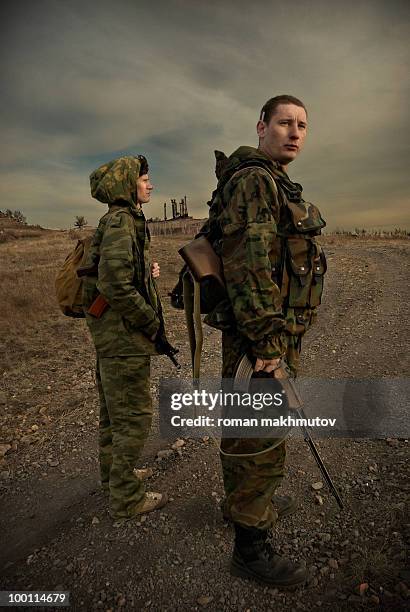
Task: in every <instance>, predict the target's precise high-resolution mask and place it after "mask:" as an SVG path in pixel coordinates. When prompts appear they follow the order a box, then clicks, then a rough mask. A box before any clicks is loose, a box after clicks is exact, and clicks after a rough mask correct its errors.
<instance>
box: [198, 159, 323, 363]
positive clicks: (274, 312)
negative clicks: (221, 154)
mask: <svg viewBox="0 0 410 612" xmlns="http://www.w3.org/2000/svg"><path fill="white" fill-rule="evenodd" d="M244 163H245V165H247V166H248V167H244V168H242V169H239V170H238V171H235V168H237V167H238V166H240V165H243V164H244ZM259 164H261V165H263V166H264V167H263V168H261V167H259ZM265 168H266V169H265ZM227 175H228V176H229V175H230V178H229V180H227V181H226V180H225V181H224V176H225V177H226V176H227ZM221 181H222V182H223V183H222V189H221V190H220V193H219V195H217V196H216V199H215V200H214V203H213V205H212V206H211V213H210V222H211V223H212V222H213V221H214V220H215V219H216V221H217V223H218V225H219V227H220V231H221V239H220V247H219V253H220V255H221V258H222V262H223V269H224V275H225V281H226V287H227V293H228V297H229V301H230V304H231V307H232V311H233V317H234V320H235V326H236V330H237V332H239V333H240V334H241V335H243V336H244V338H245V339H246V340H247V341H248V342H249V345H250V347H251V349H252V352H253V354H254V355H255V356H257V357H262V358H265V359H268V358H273V357H278V356H281V355H284V354H286V353H287V350H288V347H289V345H290V344H292V345H294V346H295V345H296V342H297V337H300V336H301V335H303V333H304V332H305V331H306V330H307V329H308V327H309V326H310V324H311V323H312V322H313V320H314V318H315V314H316V307H317V306H318V304H319V303H320V298H321V293H322V288H323V274H324V272H325V262H324V256H323V253H322V251H321V249H320V247H319V245H317V243H316V242H315V239H314V236H315V235H316V234H319V233H320V229H321V228H322V227H324V225H325V222H324V221H323V219H322V217H321V216H320V213H319V211H318V209H317V208H316V207H315V206H314V205H312V204H310V203H308V202H304V200H303V198H302V197H301V193H302V187H301V186H300V185H299V184H297V183H292V182H291V181H290V179H289V177H288V176H287V175H286V173H285V172H284V171H283V170H282V169H281V167H280V166H279V164H277V163H276V162H274V161H272V160H270V159H269V158H267V157H266V156H265V155H263V153H261V152H260V151H259V150H257V149H254V148H253V147H240V148H239V149H237V151H235V152H234V153H233V154H232V155H231V156H230V158H228V159H227V161H226V164H225V167H224V173H223V175H222V177H221V179H220V183H221ZM218 198H219V202H218ZM213 217H214V219H213ZM284 238H286V240H284ZM232 311H231V312H232ZM209 318H212V315H211V316H210V317H209ZM211 324H212V323H211Z"/></svg>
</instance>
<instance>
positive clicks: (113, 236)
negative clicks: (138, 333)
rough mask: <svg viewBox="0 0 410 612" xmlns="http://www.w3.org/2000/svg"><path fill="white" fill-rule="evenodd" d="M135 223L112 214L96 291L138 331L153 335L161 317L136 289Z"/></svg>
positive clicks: (101, 251)
mask: <svg viewBox="0 0 410 612" xmlns="http://www.w3.org/2000/svg"><path fill="white" fill-rule="evenodd" d="M133 232H134V227H133V222H132V219H131V218H130V217H129V215H127V214H117V215H113V216H112V217H111V219H110V220H109V221H108V223H107V226H106V229H105V231H104V236H103V239H102V241H101V245H100V262H99V265H98V281H97V289H98V291H99V292H100V293H101V295H103V296H104V297H105V299H106V300H107V302H108V303H109V305H110V306H111V308H113V309H114V310H117V311H118V312H119V313H120V314H121V315H122V316H123V317H124V318H125V319H127V320H128V321H129V322H130V323H131V324H132V325H134V326H135V327H137V328H141V327H143V328H144V333H145V334H146V335H147V336H153V335H154V334H155V333H156V332H157V331H158V328H159V320H158V317H157V315H156V313H155V311H154V309H153V308H152V306H150V304H148V302H147V301H146V300H145V299H144V297H143V296H142V295H141V294H140V293H139V292H138V291H137V289H136V288H135V286H134V277H135V270H134V254H133Z"/></svg>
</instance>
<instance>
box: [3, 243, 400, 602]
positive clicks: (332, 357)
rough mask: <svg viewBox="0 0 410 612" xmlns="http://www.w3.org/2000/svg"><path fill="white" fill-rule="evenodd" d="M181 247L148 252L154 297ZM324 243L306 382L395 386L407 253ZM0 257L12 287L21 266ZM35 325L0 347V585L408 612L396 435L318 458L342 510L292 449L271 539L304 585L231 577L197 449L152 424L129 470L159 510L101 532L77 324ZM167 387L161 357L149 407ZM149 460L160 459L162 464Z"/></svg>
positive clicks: (215, 475) (209, 464) (8, 333)
mask: <svg viewBox="0 0 410 612" xmlns="http://www.w3.org/2000/svg"><path fill="white" fill-rule="evenodd" d="M180 242H183V240H181V239H179V240H178V239H177V238H166V239H161V240H159V239H157V240H155V239H154V241H153V251H154V253H156V255H157V258H158V260H159V263H160V265H161V269H162V275H161V290H162V294H163V295H166V293H167V292H168V291H169V290H170V289H171V288H172V286H173V285H174V283H175V279H176V271H177V270H178V269H179V267H180V265H179V262H178V258H177V256H176V255H175V252H176V247H177V246H178V244H179V243H180ZM66 246H67V245H65V247H66ZM325 247H326V251H327V254H328V261H329V272H328V274H327V283H326V292H325V297H324V304H323V306H322V307H321V311H320V319H319V321H318V323H317V325H316V327H315V328H313V329H312V330H311V332H310V333H309V335H308V336H307V337H306V340H305V343H304V352H303V360H302V371H303V373H304V374H305V375H308V376H328V377H330V378H337V377H350V376H352V370H353V371H354V373H355V374H354V375H355V376H356V377H362V378H366V377H369V378H374V377H388V376H395V377H404V376H408V375H409V362H408V338H409V336H410V333H409V332H410V330H409V316H408V304H409V302H410V296H409V283H408V278H409V274H408V272H409V252H410V244H409V242H408V241H404V240H397V241H392V240H362V239H357V240H354V239H350V240H349V241H347V240H345V239H343V240H342V239H338V238H327V239H325ZM34 248H35V244H34V242H33V249H34ZM38 248H40V247H38ZM68 248H69V245H68ZM68 248H65V250H66V251H67V250H68ZM0 249H2V253H0V254H1V255H3V261H5V262H6V266H7V267H6V269H7V275H8V276H7V282H8V283H9V284H10V287H11V286H12V283H13V278H14V277H15V275H16V274H17V270H20V269H22V268H24V266H27V265H28V264H27V262H25V260H24V258H25V257H26V256H27V255H25V254H24V253H19V249H18V248H17V247H16V248H14V249H13V248H11V247H9V245H0ZM63 253H64V248H61V250H60V253H59V255H58V257H57V259H59V260H61V259H62V256H63ZM38 265H39V266H43V267H44V266H45V265H46V264H45V263H44V261H41V262H40V263H39V264H38ZM53 265H54V267H53ZM55 265H56V264H54V263H53V264H52V265H51V269H50V270H49V271H48V276H47V279H48V280H47V282H48V283H49V286H48V289H49V290H50V291H52V289H51V288H50V287H51V282H52V273H53V271H54V269H55ZM49 267H50V266H49ZM3 280H4V279H3ZM3 286H4V287H5V285H4V283H3ZM5 289H6V291H7V288H6V287H5ZM48 289H47V290H48ZM10 291H11V289H10ZM165 302H166V317H167V321H168V327H169V330H170V331H169V336H170V340H171V341H172V342H174V343H175V344H177V345H178V346H179V347H180V348H181V354H180V361H181V363H182V364H183V366H184V371H185V373H186V375H187V376H188V375H189V357H188V350H187V339H186V335H185V332H184V327H185V325H184V319H183V313H181V312H178V311H174V310H172V309H171V308H170V307H169V306H168V300H165ZM18 308H19V306H18V304H16V313H17V314H18ZM45 314H46V315H47V316H44V317H42V316H41V314H40V315H39V316H38V318H37V319H36V321H35V322H34V323H32V324H31V325H30V326H27V327H26V326H25V324H24V320H22V321H21V322H19V324H18V325H17V324H16V325H14V326H13V325H12V324H11V323H10V328H8V327H7V325H5V326H4V329H3V330H2V337H1V340H0V344H1V346H0V348H2V351H1V355H2V356H1V359H2V363H1V368H0V377H1V378H0V380H1V387H0V389H1V390H0V410H1V417H0V423H1V437H0V444H3V445H6V446H7V448H6V446H4V447H2V446H0V450H1V452H4V449H6V453H5V455H4V458H3V461H2V463H0V478H1V480H0V487H1V514H0V533H1V534H2V535H1V539H2V543H1V550H0V568H1V569H0V574H1V583H0V585H1V589H9V590H19V589H24V590H60V589H62V590H67V591H71V608H70V609H72V610H94V609H95V610H106V611H108V610H120V609H122V610H147V611H155V612H157V611H161V612H162V611H164V612H165V611H176V610H179V611H181V610H184V611H185V610H187V611H191V610H202V609H207V610H212V611H225V610H226V611H234V610H235V611H243V612H245V611H248V612H257V611H269V610H285V611H287V610H317V609H323V610H330V609H331V610H333V611H338V610H362V609H367V608H374V609H381V610H394V611H396V610H405V609H409V607H410V590H409V588H410V572H409V563H408V557H407V555H408V545H409V541H410V530H409V518H408V517H409V512H408V500H409V471H408V460H409V444H408V440H407V439H405V436H406V435H408V434H407V433H406V432H404V434H403V437H402V438H400V439H388V440H347V439H338V440H322V441H321V442H320V443H319V444H318V446H319V447H320V450H321V452H322V454H323V457H324V459H325V460H326V462H327V464H328V467H329V471H330V472H331V473H332V474H333V475H334V476H335V480H336V482H337V484H338V486H339V488H340V490H341V492H342V495H343V498H344V500H345V505H346V509H345V511H343V513H340V512H339V511H338V508H337V506H336V505H335V503H334V501H333V499H332V497H331V496H330V495H329V493H328V491H327V490H326V489H325V488H322V489H321V490H320V491H319V492H315V491H314V490H313V489H312V487H311V485H312V483H315V482H317V481H319V480H320V474H319V473H318V471H317V468H316V465H315V464H314V462H313V460H312V458H311V457H310V455H309V452H308V450H307V447H306V445H305V444H304V442H303V441H301V440H298V439H293V440H291V441H290V443H289V461H288V468H287V478H286V481H285V483H284V485H283V487H282V490H283V492H284V493H291V494H293V495H295V496H296V497H297V499H298V502H299V512H298V513H297V514H296V515H294V516H292V517H290V518H287V519H283V521H281V522H280V523H279V525H278V527H277V530H276V531H275V533H274V534H273V541H274V544H275V547H276V548H277V549H278V550H279V552H281V553H283V554H285V555H288V556H291V557H293V558H303V559H305V560H306V563H307V565H308V566H309V567H310V569H311V578H310V580H309V584H308V585H307V586H305V587H303V588H301V589H298V590H297V591H293V592H289V591H286V590H279V589H272V588H267V587H263V586H260V585H257V584H254V583H251V582H247V581H240V580H238V579H233V578H232V577H231V576H230V575H229V570H228V567H229V559H230V552H231V547H232V541H233V533H232V528H231V527H230V526H228V525H226V524H225V523H224V522H223V521H222V518H221V515H220V512H219V503H220V500H221V498H222V494H223V487H222V481H221V471H220V467H219V460H218V453H217V450H216V448H215V446H214V444H213V443H212V441H211V440H185V443H184V445H183V446H182V447H180V448H178V449H175V450H174V449H172V448H171V445H172V442H170V441H166V440H162V439H161V438H160V436H159V434H158V419H157V418H156V420H155V426H154V427H153V431H152V434H151V437H150V440H149V443H148V445H147V447H146V449H145V452H144V456H143V458H142V460H141V466H143V465H144V466H151V467H153V468H154V476H153V478H151V479H150V481H149V488H150V489H152V490H166V491H168V493H169V494H170V496H171V502H170V503H169V504H168V505H167V506H166V507H165V508H164V509H163V510H162V511H161V512H156V513H153V514H151V515H146V516H145V517H143V518H141V520H140V521H131V522H128V523H126V524H114V525H113V522H112V520H111V519H110V518H109V516H108V512H107V501H106V498H105V496H104V494H103V493H102V492H101V491H100V490H99V488H98V470H97V443H96V441H97V426H96V424H97V414H98V407H97V399H96V392H95V389H94V375H93V362H94V355H93V348H92V345H91V343H90V340H89V338H88V334H87V331H86V329H85V325H84V323H83V321H78V320H69V319H65V318H64V317H63V316H62V315H61V316H60V315H59V314H58V312H56V311H55V310H54V311H52V314H49V313H45ZM16 316H17V315H16ZM3 324H4V321H3ZM205 333H206V337H205V346H204V358H203V364H204V365H203V369H204V371H206V372H207V373H208V374H210V375H215V376H217V375H218V372H219V362H220V339H219V334H218V332H216V331H215V330H211V329H207V330H206V332H205ZM172 375H174V372H173V367H172V364H171V363H170V362H169V361H168V360H167V359H166V358H164V357H160V358H157V359H155V360H153V393H154V395H156V393H157V390H158V382H159V378H160V376H172ZM161 450H168V451H169V452H166V453H160V456H159V457H158V455H157V453H158V452H159V451H161ZM359 585H362V586H361V588H360V589H359ZM359 591H360V592H359ZM360 593H361V594H360Z"/></svg>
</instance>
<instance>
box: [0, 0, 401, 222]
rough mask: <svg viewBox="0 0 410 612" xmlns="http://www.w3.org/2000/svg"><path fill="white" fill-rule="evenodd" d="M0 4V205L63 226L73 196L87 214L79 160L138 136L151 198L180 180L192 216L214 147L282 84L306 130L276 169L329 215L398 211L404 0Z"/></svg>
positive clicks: (156, 201)
mask: <svg viewBox="0 0 410 612" xmlns="http://www.w3.org/2000/svg"><path fill="white" fill-rule="evenodd" d="M1 10H2V36H1V47H2V54H1V57H0V69H1V74H2V83H3V84H2V92H1V104H2V119H1V123H0V127H1V129H2V137H3V143H4V153H3V156H2V160H1V166H0V175H1V181H0V197H1V200H0V209H1V208H6V207H10V208H13V209H14V208H20V209H22V210H24V212H25V214H26V216H27V217H28V218H29V219H30V220H31V221H33V222H39V223H43V224H45V225H54V226H55V225H63V226H64V225H68V224H69V223H70V222H71V221H72V219H73V218H74V216H75V214H79V211H81V209H82V208H83V209H84V212H85V214H86V216H87V217H89V220H90V221H91V222H95V221H96V220H97V218H98V216H99V215H100V213H101V206H100V205H98V204H95V203H93V201H92V199H91V198H90V196H89V192H88V175H89V173H90V172H91V170H92V169H94V168H95V167H96V166H98V165H99V164H100V163H102V162H104V161H106V160H108V159H112V158H113V157H115V156H116V155H119V154H123V153H139V152H144V153H146V154H147V156H148V157H149V159H150V162H151V169H152V175H153V180H154V183H155V186H156V189H155V192H154V193H155V195H154V197H153V201H152V204H150V209H151V210H152V214H160V213H161V211H162V205H163V202H164V201H165V200H168V199H169V198H170V197H181V196H182V195H184V194H187V196H188V198H189V201H190V204H191V210H192V211H193V212H194V213H195V214H197V215H199V216H203V215H205V214H206V212H207V211H206V207H205V205H204V203H205V202H206V201H207V199H208V197H209V193H210V192H211V191H212V188H213V186H214V180H215V179H214V172H213V170H214V168H213V165H214V162H213V150H214V149H215V148H218V149H222V150H224V151H225V152H227V153H230V152H232V151H233V150H234V149H235V148H237V146H239V145H240V144H256V135H255V124H256V120H257V116H258V113H259V110H260V108H261V106H262V104H263V103H264V102H265V101H266V100H267V99H268V98H269V97H271V96H272V95H276V94H278V93H292V94H293V95H296V96H298V97H300V98H301V99H303V100H304V101H305V103H306V104H307V107H308V110H309V137H308V142H307V146H306V150H305V152H304V153H303V154H302V155H301V157H300V160H298V161H297V163H295V164H294V167H290V168H289V170H290V174H291V175H292V176H293V177H294V178H295V179H297V180H299V181H300V182H302V183H303V184H304V186H305V193H306V194H307V195H308V197H309V199H311V200H313V201H316V202H318V203H319V204H320V205H323V206H324V207H325V209H326V216H327V218H328V220H329V225H330V226H335V225H337V224H339V225H340V224H342V223H343V224H345V225H348V226H355V225H356V222H359V221H362V220H363V219H366V220H367V219H372V218H373V217H374V218H375V223H376V221H377V223H383V222H384V223H385V224H386V225H387V224H389V223H391V222H394V223H396V220H397V219H398V220H399V221H400V222H401V223H402V224H406V223H408V218H406V216H405V205H406V197H407V196H406V194H407V188H406V183H407V174H408V171H407V168H408V162H409V151H408V146H407V141H406V137H407V133H408V129H409V118H408V112H407V108H408V91H409V78H408V42H407V41H408V37H409V31H408V30H409V28H408V23H409V8H408V3H406V2H402V1H400V0H394V1H393V2H390V3H388V4H387V3H386V2H384V1H381V0H380V1H379V0H373V1H371V0H362V1H360V0H357V1H355V2H353V1H350V0H349V1H347V2H343V3H329V2H324V1H316V2H314V1H313V2H301V1H297V0H295V1H294V2H292V3H279V2H271V1H268V0H266V1H258V2H254V3H249V2H245V1H242V0H236V1H235V2H233V1H229V2H223V3H221V2H216V1H212V2H207V3H192V2H188V0H166V1H165V0H164V1H159V2H156V3H155V4H144V3H140V2H134V1H131V0H130V1H125V0H117V2H115V3H114V2H112V1H111V2H108V1H107V0H101V1H100V2H88V3H87V2H79V1H70V0H67V1H66V2H60V3H57V2H51V1H46V0H37V1H36V2H26V1H23V0H20V2H18V3H15V4H13V5H12V6H11V5H10V6H8V7H7V8H5V5H3V6H2V8H1ZM62 193H63V194H64V196H62ZM84 207H85V208H84ZM392 218H394V221H391V219H392Z"/></svg>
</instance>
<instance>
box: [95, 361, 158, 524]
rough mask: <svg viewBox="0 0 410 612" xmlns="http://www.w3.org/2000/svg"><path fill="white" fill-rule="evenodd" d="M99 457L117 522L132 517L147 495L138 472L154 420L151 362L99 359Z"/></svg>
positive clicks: (104, 483)
mask: <svg viewBox="0 0 410 612" xmlns="http://www.w3.org/2000/svg"><path fill="white" fill-rule="evenodd" d="M96 376H97V386H98V393H99V397H100V421H99V459H100V474H101V483H102V486H103V488H105V489H107V490H108V491H109V494H110V513H111V516H112V517H113V518H130V517H132V516H133V515H134V514H135V510H136V508H137V506H138V505H139V504H140V502H142V501H143V499H144V495H145V487H144V484H143V483H142V482H141V481H140V480H139V479H138V478H137V477H136V476H135V474H134V468H135V466H136V463H137V460H138V458H139V456H140V455H141V452H142V449H143V447H144V444H145V441H146V439H147V437H148V434H149V431H150V427H151V420H152V401H151V394H150V358H149V356H146V355H135V356H131V357H98V356H97V372H96Z"/></svg>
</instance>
